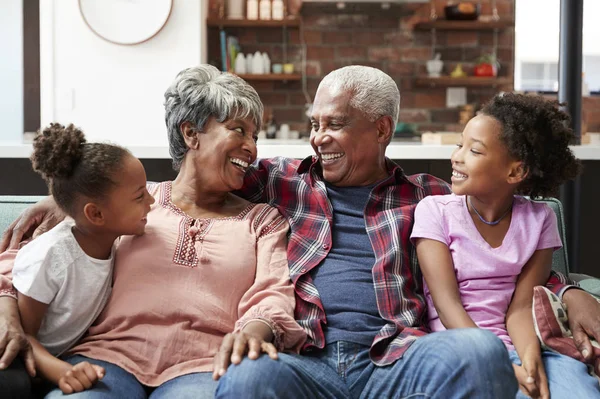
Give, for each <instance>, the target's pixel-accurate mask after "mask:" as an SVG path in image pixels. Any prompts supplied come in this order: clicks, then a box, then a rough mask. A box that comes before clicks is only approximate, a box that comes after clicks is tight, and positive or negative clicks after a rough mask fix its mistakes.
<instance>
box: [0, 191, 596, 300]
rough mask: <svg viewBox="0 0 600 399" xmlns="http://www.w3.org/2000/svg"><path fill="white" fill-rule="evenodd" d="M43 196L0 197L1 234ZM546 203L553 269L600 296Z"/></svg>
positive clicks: (558, 207)
mask: <svg viewBox="0 0 600 399" xmlns="http://www.w3.org/2000/svg"><path fill="white" fill-rule="evenodd" d="M42 198H44V197H42V196H0V232H4V231H5V230H6V228H7V227H8V226H9V224H10V223H11V222H12V221H13V220H15V218H16V217H17V216H18V215H19V214H20V213H21V212H23V210H25V209H26V208H27V207H28V206H30V205H31V204H33V203H35V202H37V201H39V200H40V199H42ZM538 201H539V202H545V203H546V204H548V205H549V206H550V208H552V210H553V211H554V213H556V217H557V222H558V228H559V232H560V236H561V239H562V241H563V247H562V248H561V249H559V250H558V251H555V252H554V255H553V257H552V268H553V269H554V270H556V271H559V272H561V273H563V274H564V275H567V276H569V277H570V278H571V279H572V280H575V281H577V282H578V283H579V284H580V285H581V287H582V288H584V289H585V290H586V291H588V292H590V293H592V294H594V295H597V296H600V279H596V278H593V277H590V276H586V275H583V274H574V273H569V261H568V258H567V247H566V243H565V237H566V229H565V221H564V216H563V208H562V204H561V202H560V201H559V200H557V199H556V198H547V199H543V200H538Z"/></svg>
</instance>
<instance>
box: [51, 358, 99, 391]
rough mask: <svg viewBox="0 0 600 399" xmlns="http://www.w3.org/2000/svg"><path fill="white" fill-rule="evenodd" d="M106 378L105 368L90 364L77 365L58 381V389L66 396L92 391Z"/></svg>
mask: <svg viewBox="0 0 600 399" xmlns="http://www.w3.org/2000/svg"><path fill="white" fill-rule="evenodd" d="M102 377H104V368H103V367H101V366H98V365H95V364H91V363H88V362H81V363H77V364H76V365H75V366H73V368H71V369H70V370H68V371H67V372H66V373H64V374H63V376H62V377H60V379H59V380H58V387H59V388H60V390H61V391H62V392H63V393H64V394H70V393H74V392H81V391H84V390H86V389H90V388H91V387H92V385H94V383H96V382H97V381H98V380H101V379H102Z"/></svg>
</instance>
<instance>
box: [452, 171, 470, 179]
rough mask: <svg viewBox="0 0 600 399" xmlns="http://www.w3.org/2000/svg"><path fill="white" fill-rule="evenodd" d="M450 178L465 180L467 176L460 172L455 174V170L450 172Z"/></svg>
mask: <svg viewBox="0 0 600 399" xmlns="http://www.w3.org/2000/svg"><path fill="white" fill-rule="evenodd" d="M452 176H454V177H456V178H458V179H466V178H467V175H465V174H463V173H460V172H457V171H455V170H453V171H452Z"/></svg>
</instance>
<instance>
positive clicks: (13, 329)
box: [0, 297, 36, 377]
mask: <svg viewBox="0 0 600 399" xmlns="http://www.w3.org/2000/svg"><path fill="white" fill-rule="evenodd" d="M18 354H21V355H22V356H23V360H24V362H25V368H26V369H27V372H28V373H29V375H30V376H32V377H34V376H35V374H36V373H35V362H34V360H33V351H32V350H31V345H30V344H29V340H28V339H27V336H26V335H25V332H24V331H23V327H22V326H21V320H20V317H19V310H18V308H17V301H15V300H14V299H12V298H10V297H2V298H0V370H4V369H5V368H7V367H8V366H9V365H10V364H11V363H12V362H13V360H14V359H15V357H17V355H18Z"/></svg>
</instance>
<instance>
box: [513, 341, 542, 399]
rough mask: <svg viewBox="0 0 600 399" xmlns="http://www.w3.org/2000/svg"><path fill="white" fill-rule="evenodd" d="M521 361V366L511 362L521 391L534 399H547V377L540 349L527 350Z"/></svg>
mask: <svg viewBox="0 0 600 399" xmlns="http://www.w3.org/2000/svg"><path fill="white" fill-rule="evenodd" d="M521 362H522V365H521V366H517V365H514V364H513V368H514V370H515V376H516V377H517V380H518V381H519V387H520V388H521V391H522V392H523V393H524V394H525V395H527V396H530V397H532V398H534V399H536V398H542V399H549V398H550V390H549V389H548V378H547V377H546V370H545V369H544V363H543V362H542V355H541V353H540V349H539V348H537V349H531V350H527V351H526V352H525V354H524V355H523V358H522V359H521Z"/></svg>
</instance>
